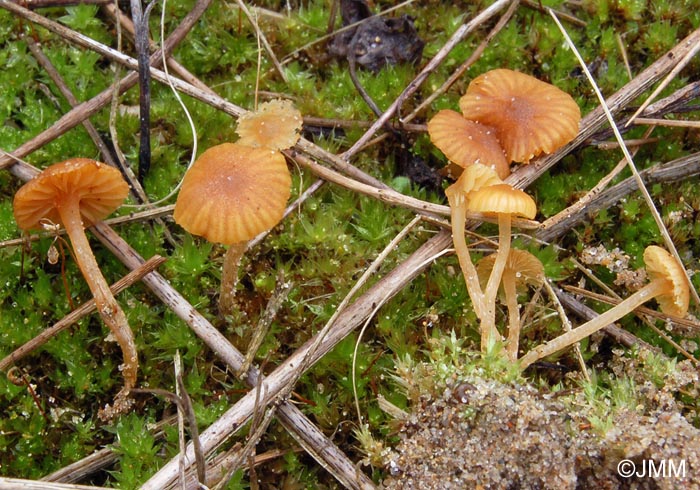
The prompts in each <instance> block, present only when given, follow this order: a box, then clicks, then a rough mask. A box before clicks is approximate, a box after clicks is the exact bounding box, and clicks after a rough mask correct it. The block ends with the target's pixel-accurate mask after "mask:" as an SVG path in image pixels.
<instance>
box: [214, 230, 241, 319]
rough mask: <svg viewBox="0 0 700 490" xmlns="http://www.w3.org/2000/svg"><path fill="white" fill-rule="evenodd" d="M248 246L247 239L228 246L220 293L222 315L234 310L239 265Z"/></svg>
mask: <svg viewBox="0 0 700 490" xmlns="http://www.w3.org/2000/svg"><path fill="white" fill-rule="evenodd" d="M247 248H248V242H247V241H242V242H238V243H233V244H231V245H230V246H229V247H228V250H227V251H226V255H225V256H224V267H223V270H222V271H221V291H220V293H219V312H220V313H221V314H222V315H228V314H229V313H231V311H233V298H234V297H235V296H236V284H238V266H239V265H240V263H241V258H242V257H243V254H244V253H245V251H246V250H247Z"/></svg>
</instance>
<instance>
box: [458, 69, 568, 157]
mask: <svg viewBox="0 0 700 490" xmlns="http://www.w3.org/2000/svg"><path fill="white" fill-rule="evenodd" d="M459 107H460V109H461V110H462V114H463V115H464V117H465V118H467V119H469V120H472V121H477V122H479V123H481V124H485V125H487V126H492V127H493V128H495V129H496V131H497V137H498V140H499V141H500V143H501V146H502V147H503V149H504V150H505V153H506V158H507V160H508V161H509V162H511V161H514V162H521V163H528V162H529V161H530V160H531V159H532V158H534V157H535V156H537V155H539V154H540V153H542V152H544V153H551V152H553V151H555V150H556V149H558V148H559V147H561V146H563V145H565V144H566V143H568V142H569V141H571V140H572V139H573V138H574V137H575V136H576V134H577V133H578V125H579V121H580V119H581V110H580V109H579V107H578V105H577V104H576V102H575V101H574V99H573V98H571V96H570V95H569V94H567V93H566V92H564V91H562V90H560V89H558V88H557V87H555V86H554V85H551V84H549V83H546V82H543V81H541V80H538V79H536V78H534V77H531V76H529V75H525V74H524V73H520V72H517V71H513V70H507V69H504V68H500V69H496V70H491V71H489V72H486V73H483V74H482V75H479V76H478V77H476V78H475V79H474V80H472V82H471V83H470V84H469V87H468V88H467V92H466V94H464V95H463V96H462V98H461V99H460V100H459Z"/></svg>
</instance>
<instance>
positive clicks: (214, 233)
mask: <svg viewBox="0 0 700 490" xmlns="http://www.w3.org/2000/svg"><path fill="white" fill-rule="evenodd" d="M291 184H292V178H291V176H290V174H289V170H288V169H287V163H286V161H285V159H284V156H283V155H282V154H281V153H279V152H277V151H273V150H270V149H267V148H251V147H249V146H243V145H239V144H233V143H223V144H221V145H217V146H214V147H212V148H209V149H208V150H206V151H205V152H204V153H202V154H201V155H200V157H199V158H198V159H197V161H196V162H195V163H194V165H193V166H192V167H191V168H190V169H189V170H188V171H187V174H185V178H184V179H183V182H182V188H181V189H180V194H179V196H178V198H177V202H176V203H175V212H174V214H173V217H174V218H175V222H176V223H178V224H179V225H180V226H182V227H183V228H184V229H185V230H187V231H189V232H190V233H192V234H193V235H200V236H203V237H204V238H206V239H207V240H209V241H211V242H216V243H223V244H232V243H239V242H242V241H247V240H250V239H251V238H253V237H255V236H256V235H257V234H259V233H261V232H263V231H265V230H269V229H270V228H272V227H273V226H275V225H276V224H277V223H279V221H280V220H281V219H282V216H283V214H284V208H285V204H286V203H287V200H288V199H289V195H290V193H291Z"/></svg>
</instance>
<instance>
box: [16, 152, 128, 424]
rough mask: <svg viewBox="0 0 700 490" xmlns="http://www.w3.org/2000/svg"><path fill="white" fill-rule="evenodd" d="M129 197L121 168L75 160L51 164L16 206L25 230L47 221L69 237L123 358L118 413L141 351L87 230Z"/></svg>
mask: <svg viewBox="0 0 700 490" xmlns="http://www.w3.org/2000/svg"><path fill="white" fill-rule="evenodd" d="M128 193H129V186H128V185H127V183H126V182H125V181H124V179H123V178H122V176H121V174H120V173H119V171H118V170H117V169H115V168H113V167H110V166H108V165H106V164H104V163H100V162H97V161H95V160H91V159H88V158H72V159H70V160H66V161H64V162H61V163H56V164H54V165H51V166H50V167H48V168H46V169H45V170H44V171H43V172H41V173H40V174H39V175H37V176H36V177H34V178H33V179H32V180H30V181H29V182H27V183H26V184H25V185H24V186H22V187H21V188H20V189H19V190H18V191H17V194H15V197H14V203H13V205H14V215H15V220H16V221H17V225H18V226H19V227H20V228H21V229H22V230H32V229H40V228H41V223H42V220H46V219H48V220H50V221H51V222H53V223H60V224H62V225H63V226H64V227H65V229H66V232H67V233H68V236H69V237H70V241H71V245H72V247H73V256H74V257H75V261H76V262H77V264H78V267H79V268H80V271H81V272H82V274H83V277H84V278H85V282H87V284H88V286H89V288H90V291H91V292H92V295H93V297H94V298H95V305H96V306H97V311H98V312H99V314H100V316H101V317H102V320H103V321H104V323H105V324H106V325H107V327H109V329H110V331H111V332H112V335H113V336H114V338H115V339H116V340H117V342H118V343H119V346H120V347H121V350H122V355H123V356H124V368H123V375H124V387H123V388H122V390H121V391H120V392H119V394H118V395H117V400H116V401H115V410H116V411H117V412H118V411H120V409H121V408H127V407H128V403H127V402H126V397H127V396H128V394H129V391H130V390H131V389H132V388H133V387H134V386H135V384H136V376H137V371H138V353H137V352H136V344H135V342H134V334H133V332H132V331H131V328H130V327H129V324H128V323H127V320H126V316H125V315H124V312H123V311H122V309H121V307H120V306H119V304H118V303H117V301H116V300H115V299H114V296H113V295H112V292H111V291H110V290H109V285H108V284H107V281H106V280H105V278H104V276H103V275H102V272H101V271H100V268H99V266H98V265H97V261H96V260H95V256H94V255H93V253H92V250H91V249H90V243H89V242H88V239H87V237H86V236H85V230H84V227H89V226H91V225H93V224H94V223H96V222H98V221H100V220H101V219H103V218H104V217H105V216H107V215H108V214H110V213H111V212H112V211H114V210H115V209H116V208H117V207H119V205H120V204H121V203H122V202H123V201H124V199H125V198H126V196H127V194H128ZM118 405H121V407H119V406H118Z"/></svg>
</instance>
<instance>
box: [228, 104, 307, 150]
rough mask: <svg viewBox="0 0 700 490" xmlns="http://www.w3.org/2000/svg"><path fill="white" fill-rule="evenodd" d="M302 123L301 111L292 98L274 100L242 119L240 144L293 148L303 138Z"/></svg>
mask: <svg viewBox="0 0 700 490" xmlns="http://www.w3.org/2000/svg"><path fill="white" fill-rule="evenodd" d="M302 123H303V118H302V116H301V112H299V111H298V110H297V109H296V108H295V107H294V105H293V104H292V102H291V101H290V100H282V99H275V100H271V101H269V102H265V103H262V104H260V106H259V107H258V110H257V111H251V112H248V113H246V114H244V115H242V116H241V117H240V118H239V119H238V127H237V128H236V133H237V134H238V136H240V139H239V140H238V142H237V143H238V144H240V145H246V146H252V147H254V148H258V147H264V148H270V149H272V150H284V149H285V148H291V147H292V146H294V145H295V144H296V142H297V141H298V140H299V131H300V130H301V126H302Z"/></svg>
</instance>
